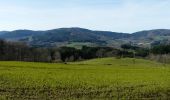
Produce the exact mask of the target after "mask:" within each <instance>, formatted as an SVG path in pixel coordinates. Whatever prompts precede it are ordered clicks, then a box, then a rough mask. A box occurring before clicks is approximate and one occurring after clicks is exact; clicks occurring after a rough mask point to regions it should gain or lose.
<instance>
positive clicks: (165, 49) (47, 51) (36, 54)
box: [0, 40, 170, 62]
mask: <svg viewBox="0 0 170 100" xmlns="http://www.w3.org/2000/svg"><path fill="white" fill-rule="evenodd" d="M169 53H170V45H159V46H154V47H152V48H151V49H147V48H141V47H137V46H133V45H131V44H124V45H122V46H121V48H120V49H117V48H111V47H87V46H83V47H82V48H81V49H76V48H71V47H59V48H57V47H56V48H55V47H53V48H43V47H30V46H28V45H26V44H24V43H21V42H9V41H4V40H0V60H1V61H30V62H69V61H78V60H85V59H92V58H103V57H117V58H121V57H132V58H133V57H140V58H147V57H149V56H150V55H152V57H151V58H152V59H153V58H154V57H155V56H153V55H167V54H169ZM161 57H163V56H161ZM161 57H160V56H159V59H160V58H161ZM157 58H158V57H157Z"/></svg>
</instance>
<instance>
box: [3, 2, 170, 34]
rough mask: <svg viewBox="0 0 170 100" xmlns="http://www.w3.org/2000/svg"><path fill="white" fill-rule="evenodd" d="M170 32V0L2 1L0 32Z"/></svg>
mask: <svg viewBox="0 0 170 100" xmlns="http://www.w3.org/2000/svg"><path fill="white" fill-rule="evenodd" d="M63 27H81V28H87V29H92V30H103V31H114V32H126V33H133V32H136V31H141V30H150V29H170V0H0V31H4V30H6V31H11V30H17V29H30V30H49V29H56V28H63Z"/></svg>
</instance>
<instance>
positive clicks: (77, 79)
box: [0, 58, 170, 100]
mask: <svg viewBox="0 0 170 100" xmlns="http://www.w3.org/2000/svg"><path fill="white" fill-rule="evenodd" d="M10 99H12V100H58V99H61V100H62V99H63V100H64V99H80V100H81V99H83V100H86V99H88V100H89V99H90V100H91V99H94V100H98V99H100V100H102V99H105V100H106V99H107V100H148V99H149V100H160V99H162V100H168V99H170V65H168V64H167V65H164V64H161V63H157V62H153V61H148V60H142V59H135V62H134V59H130V58H124V59H116V58H102V59H93V60H88V61H81V62H70V63H67V64H62V63H34V62H14V61H11V62H9V61H1V62H0V100H10Z"/></svg>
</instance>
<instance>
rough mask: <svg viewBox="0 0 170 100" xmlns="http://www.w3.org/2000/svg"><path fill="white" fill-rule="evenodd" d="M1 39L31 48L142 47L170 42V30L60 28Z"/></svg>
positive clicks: (2, 35) (4, 35)
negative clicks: (124, 45)
mask: <svg viewBox="0 0 170 100" xmlns="http://www.w3.org/2000/svg"><path fill="white" fill-rule="evenodd" d="M0 38H1V39H5V40H9V41H22V42H25V43H28V44H29V45H31V46H45V47H46V46H50V47H51V46H68V45H69V46H71V45H74V46H75V45H89V46H90V45H91V46H120V45H121V44H124V43H129V42H132V43H134V44H136V45H140V46H150V45H157V44H161V43H163V44H165V43H169V41H170V30H168V29H156V30H147V31H140V32H135V33H118V32H109V31H92V30H88V29H83V28H59V29H53V30H47V31H32V30H15V31H2V32H0Z"/></svg>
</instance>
